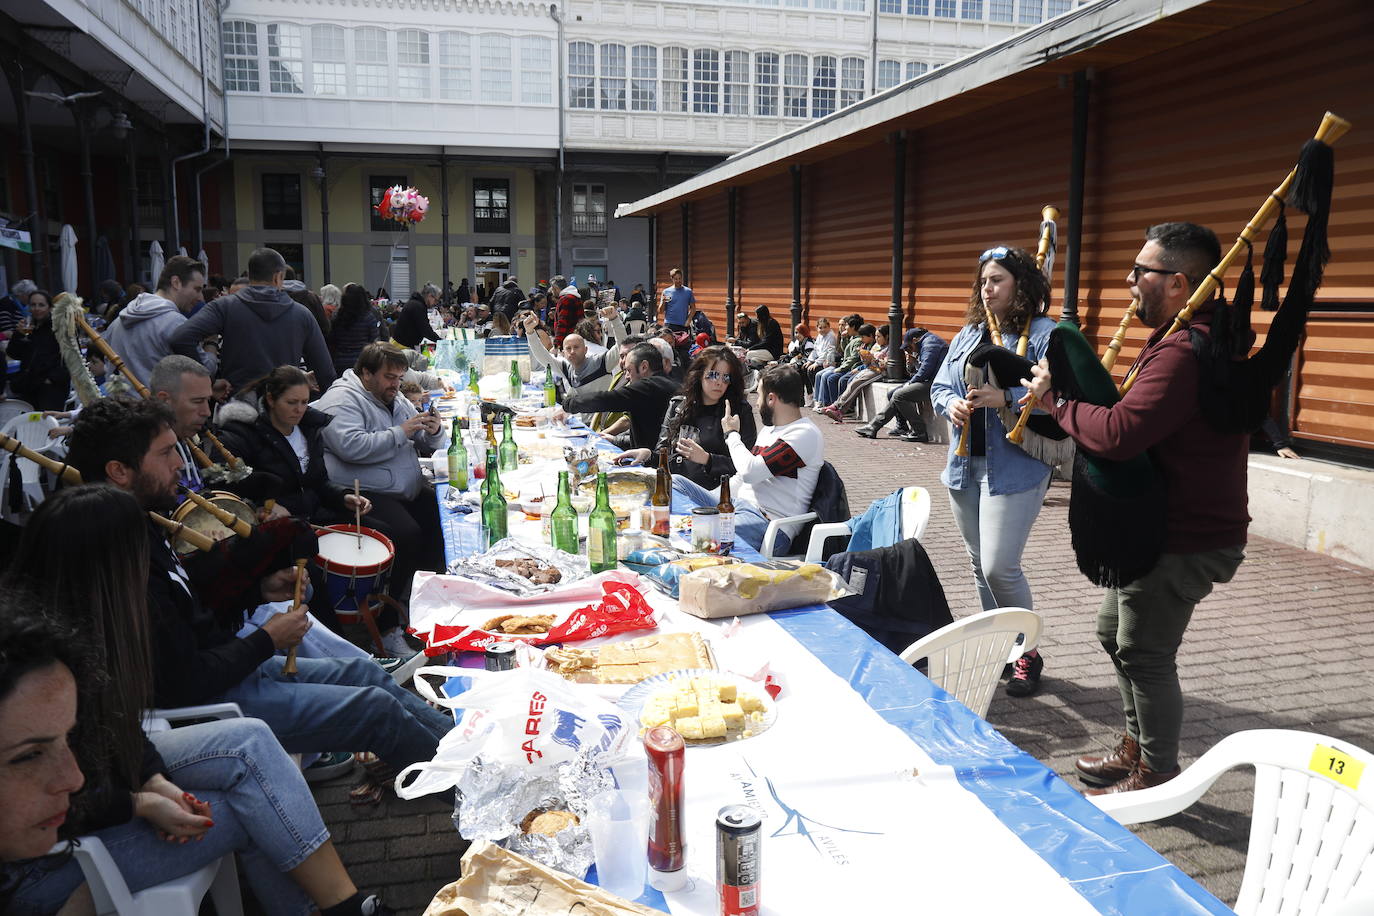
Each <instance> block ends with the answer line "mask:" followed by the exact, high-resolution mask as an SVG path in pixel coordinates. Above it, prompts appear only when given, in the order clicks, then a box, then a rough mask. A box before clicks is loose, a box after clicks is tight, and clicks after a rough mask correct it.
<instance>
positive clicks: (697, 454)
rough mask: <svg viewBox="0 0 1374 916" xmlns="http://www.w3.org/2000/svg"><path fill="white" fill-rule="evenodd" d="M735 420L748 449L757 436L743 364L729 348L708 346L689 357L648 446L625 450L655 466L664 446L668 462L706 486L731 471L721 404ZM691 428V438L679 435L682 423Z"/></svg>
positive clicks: (671, 467) (712, 486)
mask: <svg viewBox="0 0 1374 916" xmlns="http://www.w3.org/2000/svg"><path fill="white" fill-rule="evenodd" d="M726 404H729V405H730V411H731V412H732V413H733V414H734V415H735V416H737V417H739V421H740V429H739V434H740V438H741V439H742V440H744V444H745V445H747V446H749V447H750V448H753V447H754V442H755V440H756V438H757V436H758V432H757V427H756V425H755V423H754V409H753V408H752V407H751V406H750V405H749V401H748V400H747V399H746V398H745V396H744V367H743V365H741V363H740V360H739V357H738V356H736V355H735V353H734V351H733V350H731V349H730V348H729V347H707V348H706V349H704V350H702V351H701V352H700V353H698V354H697V356H696V359H694V360H692V365H691V367H690V368H688V370H687V377H686V379H685V380H684V381H683V383H682V392H681V393H680V394H678V395H676V396H674V398H673V399H672V400H671V401H669V402H668V412H667V413H666V414H664V417H663V429H662V430H661V431H660V433H659V437H658V444H657V445H655V446H654V449H653V451H652V452H651V451H650V450H649V449H646V448H640V449H632V450H630V451H628V452H626V453H625V454H626V455H628V456H630V459H631V460H633V461H634V462H635V463H636V464H645V465H648V466H650V467H657V466H658V456H659V454H660V453H661V452H662V450H663V449H667V450H668V467H669V470H671V471H672V472H673V473H674V474H679V475H681V476H683V477H686V478H688V479H689V480H691V481H693V482H694V483H696V484H698V485H700V486H701V487H703V488H705V489H707V490H714V489H715V488H716V487H718V486H720V479H721V478H722V477H731V476H734V473H735V463H734V462H733V461H732V460H731V459H730V449H729V447H728V446H727V445H726V444H725V434H724V433H723V432H722V431H721V428H720V420H721V417H723V416H725V405H726ZM684 426H689V427H695V428H696V430H697V433H696V437H695V438H684V437H683V436H681V435H680V433H681V431H682V427H684Z"/></svg>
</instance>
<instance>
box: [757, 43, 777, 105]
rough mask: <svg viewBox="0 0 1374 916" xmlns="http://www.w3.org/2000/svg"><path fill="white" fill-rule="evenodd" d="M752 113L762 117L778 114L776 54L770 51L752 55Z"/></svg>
mask: <svg viewBox="0 0 1374 916" xmlns="http://www.w3.org/2000/svg"><path fill="white" fill-rule="evenodd" d="M754 114H756V115H758V116H759V117H762V118H775V117H777V115H778V55H777V54H775V53H773V52H772V51H759V52H758V53H757V54H755V55H754Z"/></svg>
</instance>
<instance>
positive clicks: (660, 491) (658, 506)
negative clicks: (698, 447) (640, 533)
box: [650, 448, 673, 538]
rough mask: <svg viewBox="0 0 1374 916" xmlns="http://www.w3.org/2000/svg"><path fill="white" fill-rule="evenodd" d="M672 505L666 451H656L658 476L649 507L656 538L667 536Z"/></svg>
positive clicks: (671, 490) (670, 481) (671, 486)
mask: <svg viewBox="0 0 1374 916" xmlns="http://www.w3.org/2000/svg"><path fill="white" fill-rule="evenodd" d="M672 504H673V473H672V471H669V470H668V450H667V449H666V448H664V449H659V451H658V475H657V478H656V479H655V481H654V496H653V499H652V500H650V505H651V506H652V507H653V510H654V528H653V531H652V532H651V533H652V534H654V535H656V536H657V537H661V538H666V537H667V536H668V534H669V523H668V510H669V507H671V506H672Z"/></svg>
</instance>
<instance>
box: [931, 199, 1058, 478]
mask: <svg viewBox="0 0 1374 916" xmlns="http://www.w3.org/2000/svg"><path fill="white" fill-rule="evenodd" d="M1040 216H1041V222H1040V240H1039V244H1038V245H1037V246H1036V253H1035V267H1036V269H1037V270H1039V271H1040V272H1041V273H1042V274H1043V275H1044V276H1045V280H1046V289H1048V285H1049V277H1050V275H1051V273H1052V272H1053V270H1054V250H1055V239H1056V234H1057V231H1056V220H1058V219H1059V211H1058V210H1057V209H1056V208H1055V207H1052V206H1046V207H1043V208H1042V209H1041V211H1040ZM1040 305H1044V306H1046V307H1047V306H1048V301H1046V302H1045V303H1040ZM983 315H984V318H985V321H986V323H987V328H988V333H989V335H990V337H991V342H990V343H984V344H982V345H980V346H978V347H976V348H975V349H974V350H973V352H972V353H970V354H969V357H968V361H967V362H966V364H965V370H964V382H965V386H966V387H967V388H968V389H969V390H972V389H974V388H976V387H978V386H980V385H981V384H983V382H985V381H988V382H991V383H992V384H993V385H994V386H996V387H998V388H1003V389H1011V388H1015V387H1017V386H1019V385H1020V384H1021V379H1023V378H1027V377H1029V375H1030V367H1031V362H1030V360H1028V359H1027V358H1026V353H1027V351H1028V350H1029V347H1030V329H1031V322H1032V321H1033V320H1034V318H1035V316H1034V315H1030V316H1028V317H1027V318H1026V323H1025V326H1024V327H1023V328H1022V329H1021V334H1020V336H1019V337H1018V339H1017V342H1016V350H1015V352H1013V351H1011V350H1009V349H1007V348H1006V347H1003V346H1001V345H1000V341H1001V339H1002V333H1001V328H1000V327H999V324H998V321H997V316H996V315H994V314H993V313H992V311H991V310H989V309H988V308H987V306H986V305H984V307H983ZM1033 407H1034V403H1033V402H1032V403H1030V404H1028V405H1027V406H1026V408H1025V409H1024V410H1022V411H1020V413H1019V415H1018V413H1017V411H1016V410H1015V409H1014V408H1012V407H1001V408H998V409H997V410H998V415H999V417H1000V418H1001V420H1002V425H1003V427H1004V428H1006V429H1007V430H1008V432H1007V434H1006V435H1007V439H1008V440H1009V441H1011V442H1012V443H1014V444H1015V445H1017V446H1019V447H1020V448H1021V449H1022V450H1023V451H1025V452H1026V454H1028V455H1030V456H1031V457H1032V458H1035V459H1036V460H1038V461H1043V462H1044V463H1045V464H1049V465H1058V464H1062V463H1064V462H1066V461H1068V460H1069V459H1071V458H1072V457H1073V451H1074V445H1073V440H1072V439H1070V438H1069V437H1068V435H1067V434H1066V433H1065V432H1064V431H1063V430H1062V429H1060V428H1059V424H1057V423H1055V422H1054V421H1053V420H1051V419H1050V418H1049V417H1048V416H1046V415H1045V414H1043V413H1042V414H1034V415H1032V414H1033V410H1032V408H1033ZM973 422H974V420H973V417H972V416H970V418H969V422H967V423H965V424H964V425H963V427H962V429H960V431H959V445H958V446H957V447H956V449H955V454H956V455H959V456H961V457H967V456H968V453H969V434H970V429H971V428H972V426H973Z"/></svg>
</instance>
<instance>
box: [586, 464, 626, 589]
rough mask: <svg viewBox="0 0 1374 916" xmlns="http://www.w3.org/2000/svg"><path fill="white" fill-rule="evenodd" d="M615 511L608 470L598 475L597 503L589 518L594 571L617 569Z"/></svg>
mask: <svg viewBox="0 0 1374 916" xmlns="http://www.w3.org/2000/svg"><path fill="white" fill-rule="evenodd" d="M615 534H616V532H615V512H613V511H612V510H611V488H610V485H609V484H608V483H607V482H606V472H605V471H600V472H598V473H597V475H596V505H595V506H593V507H592V514H591V516H589V517H588V519H587V560H588V561H589V562H590V564H591V568H592V572H594V573H599V572H606V571H607V570H609V569H615V567H616V562H617V559H618V558H617V556H616V549H615Z"/></svg>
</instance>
